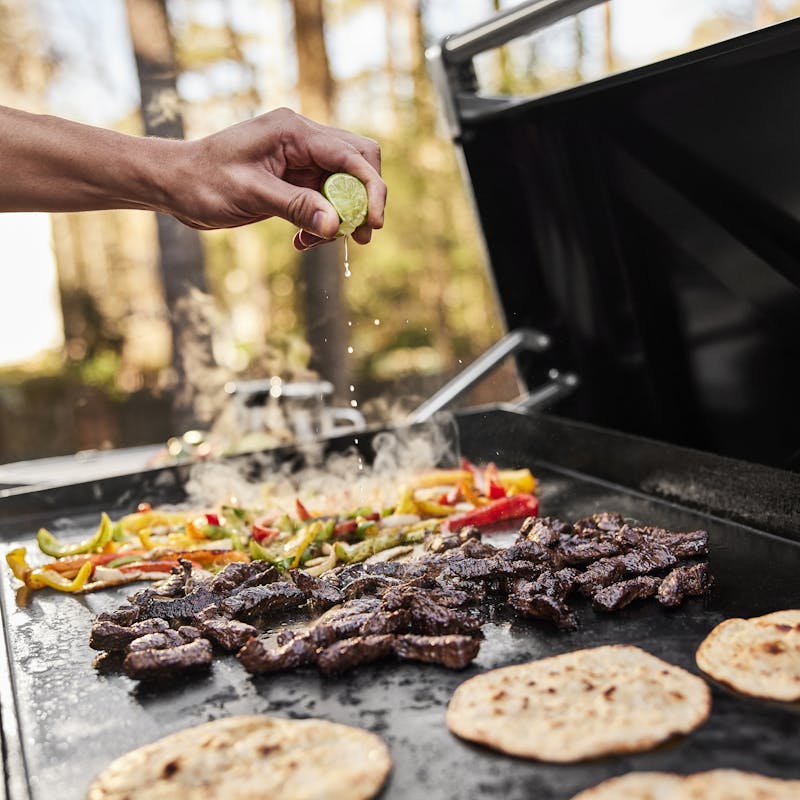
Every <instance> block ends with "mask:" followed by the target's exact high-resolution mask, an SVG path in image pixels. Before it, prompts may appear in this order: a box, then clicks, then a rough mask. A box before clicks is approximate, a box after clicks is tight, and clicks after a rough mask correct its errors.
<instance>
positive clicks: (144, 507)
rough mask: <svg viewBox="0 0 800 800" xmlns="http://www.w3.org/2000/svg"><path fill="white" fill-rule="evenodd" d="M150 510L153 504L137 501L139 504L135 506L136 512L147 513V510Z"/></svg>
mask: <svg viewBox="0 0 800 800" xmlns="http://www.w3.org/2000/svg"><path fill="white" fill-rule="evenodd" d="M152 510H153V506H151V505H150V503H139V505H138V506H136V513H137V514H147V513H148V512H150V511H152Z"/></svg>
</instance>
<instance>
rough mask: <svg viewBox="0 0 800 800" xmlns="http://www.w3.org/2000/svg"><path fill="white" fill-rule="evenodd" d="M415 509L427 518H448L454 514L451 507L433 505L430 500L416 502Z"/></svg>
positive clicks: (453, 509) (439, 504) (438, 504)
mask: <svg viewBox="0 0 800 800" xmlns="http://www.w3.org/2000/svg"><path fill="white" fill-rule="evenodd" d="M416 504H417V508H419V510H420V511H421V512H422V514H423V515H425V516H427V517H449V516H450V515H451V514H455V508H453V506H446V505H444V504H442V503H434V502H433V501H432V500H417V501H416Z"/></svg>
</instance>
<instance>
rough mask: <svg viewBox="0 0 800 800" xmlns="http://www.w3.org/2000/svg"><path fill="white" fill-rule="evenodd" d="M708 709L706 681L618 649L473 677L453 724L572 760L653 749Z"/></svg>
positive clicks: (499, 745) (458, 695) (525, 752)
mask: <svg viewBox="0 0 800 800" xmlns="http://www.w3.org/2000/svg"><path fill="white" fill-rule="evenodd" d="M710 709H711V693H710V691H709V688H708V686H707V685H706V683H705V681H703V680H702V679H701V678H698V677H696V676H695V675H692V674H691V673H689V672H687V671H686V670H683V669H681V668H680V667H676V666H673V665H672V664H668V663H667V662H665V661H662V660H661V659H658V658H656V657H655V656H652V655H650V654H649V653H646V652H645V651H644V650H640V649H639V648H638V647H630V646H627V645H614V646H609V647H596V648H592V649H587V650H577V651H575V652H572V653H566V654H564V655H560V656H554V657H552V658H544V659H541V660H540V661H532V662H530V663H527V664H519V665H517V666H513V667H504V668H502V669H496V670H492V671H491V672H487V673H485V674H483V675H478V676H476V677H474V678H471V679H470V680H468V681H466V682H465V683H463V684H461V686H459V687H458V689H456V691H455V694H454V695H453V698H452V699H451V701H450V705H449V707H448V709H447V725H448V727H449V728H450V730H451V731H452V732H453V733H455V734H456V735H458V736H461V737H462V738H464V739H470V740H471V741H475V742H480V743H482V744H486V745H489V746H490V747H493V748H496V749H498V750H501V751H502V752H504V753H510V754H512V755H517V756H524V757H526V758H535V759H539V760H541V761H554V762H570V761H580V760H583V759H587V758H594V757H597V756H602V755H607V754H611V753H632V752H638V751H641V750H647V749H649V748H651V747H654V746H655V745H657V744H659V743H660V742H663V741H665V740H666V739H669V738H670V737H671V736H673V735H675V734H683V733H688V732H689V731H692V730H694V729H695V728H696V727H697V726H698V725H700V724H701V723H702V722H703V721H704V720H705V719H706V718H707V717H708V714H709V712H710Z"/></svg>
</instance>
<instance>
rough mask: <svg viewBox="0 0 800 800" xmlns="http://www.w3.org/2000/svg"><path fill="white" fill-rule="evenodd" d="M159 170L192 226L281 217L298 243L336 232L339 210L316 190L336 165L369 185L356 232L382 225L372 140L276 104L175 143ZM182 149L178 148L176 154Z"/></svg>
mask: <svg viewBox="0 0 800 800" xmlns="http://www.w3.org/2000/svg"><path fill="white" fill-rule="evenodd" d="M175 144H180V145H181V148H180V149H176V150H175V151H173V156H174V158H173V159H172V160H171V162H170V168H168V169H167V173H166V177H165V178H164V190H165V193H166V196H167V198H168V199H167V203H166V205H167V208H166V210H167V211H168V212H169V213H171V214H172V215H173V216H175V217H177V218H178V219H179V220H181V222H184V223H185V224H186V225H190V226H191V227H193V228H201V229H210V228H232V227H237V226H239V225H246V224H247V223H250V222H257V221H259V220H262V219H268V218H269V217H283V218H284V219H287V220H289V221H290V222H292V223H294V224H295V225H296V226H297V227H298V228H300V229H301V230H300V231H299V232H298V233H297V235H296V236H295V238H294V246H295V247H296V248H297V249H298V250H305V249H307V248H309V247H314V246H315V245H317V244H320V243H321V242H323V241H326V240H329V239H332V238H334V237H335V236H336V233H337V231H338V229H339V215H338V214H337V213H336V211H335V209H334V208H333V206H332V205H331V204H330V203H329V202H328V201H327V200H326V199H325V197H324V196H323V195H322V194H321V189H322V184H323V183H324V181H325V179H326V178H327V177H328V175H330V174H331V173H333V172H349V173H350V174H351V175H355V176H356V177H357V178H359V179H360V180H361V181H362V183H363V184H364V185H365V186H366V188H367V200H368V207H369V211H368V215H367V220H366V221H365V223H364V224H363V225H362V226H361V227H359V228H358V229H357V230H356V231H355V232H354V233H353V239H354V240H355V241H357V242H358V243H359V244H367V242H369V241H370V239H371V238H372V231H373V230H375V229H377V228H381V227H383V211H384V206H385V204H386V184H385V183H384V182H383V180H381V176H380V168H381V167H380V148H379V146H378V144H377V142H375V141H373V140H372V139H367V138H365V137H363V136H358V135H356V134H354V133H349V132H347V131H343V130H339V129H338V128H331V127H328V126H326V125H319V124H318V123H316V122H312V121H311V120H309V119H306V118H305V117H302V116H300V115H299V114H296V113H294V112H293V111H290V110H289V109H285V108H281V109H277V110H276V111H270V112H269V113H267V114H262V115H261V116H259V117H256V118H255V119H252V120H248V121H247V122H242V123H239V124H238V125H233V126H232V127H230V128H226V129H225V130H222V131H220V132H218V133H214V134H212V135H210V136H206V137H205V138H203V139H197V140H194V141H188V142H180V143H175ZM181 154H182V155H181Z"/></svg>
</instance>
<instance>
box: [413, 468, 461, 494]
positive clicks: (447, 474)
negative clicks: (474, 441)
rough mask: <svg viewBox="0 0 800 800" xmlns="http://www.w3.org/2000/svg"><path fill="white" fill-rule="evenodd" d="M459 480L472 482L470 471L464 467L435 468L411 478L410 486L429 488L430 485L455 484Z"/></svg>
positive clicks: (459, 481)
mask: <svg viewBox="0 0 800 800" xmlns="http://www.w3.org/2000/svg"><path fill="white" fill-rule="evenodd" d="M461 481H468V482H469V483H472V481H473V476H472V473H471V472H469V470H466V469H435V470H433V471H431V472H423V473H422V475H418V476H416V477H415V478H413V479H412V481H411V483H410V486H412V487H413V488H414V489H429V488H430V487H432V486H451V485H456V484H459V483H461Z"/></svg>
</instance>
